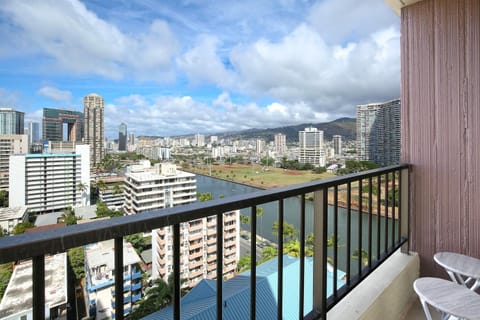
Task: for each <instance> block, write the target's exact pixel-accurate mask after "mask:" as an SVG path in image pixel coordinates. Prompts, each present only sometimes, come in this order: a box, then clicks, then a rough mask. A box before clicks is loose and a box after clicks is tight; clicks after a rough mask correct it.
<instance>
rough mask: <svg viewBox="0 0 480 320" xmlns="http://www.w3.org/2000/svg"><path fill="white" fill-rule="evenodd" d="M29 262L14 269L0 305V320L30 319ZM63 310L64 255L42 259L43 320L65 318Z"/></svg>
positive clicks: (64, 295) (65, 292) (65, 265)
mask: <svg viewBox="0 0 480 320" xmlns="http://www.w3.org/2000/svg"><path fill="white" fill-rule="evenodd" d="M32 288H33V281H32V260H28V261H22V262H20V263H19V264H17V265H15V266H14V269H13V273H12V276H11V278H10V281H9V283H8V287H7V290H6V291H5V294H4V296H3V299H2V302H1V303H0V318H1V319H4V320H5V319H6V320H18V319H33V310H32ZM66 309H67V254H66V253H65V252H63V253H59V254H56V255H53V256H46V257H45V319H57V318H58V317H61V316H63V317H65V316H66Z"/></svg>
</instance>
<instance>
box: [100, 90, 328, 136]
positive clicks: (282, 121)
mask: <svg viewBox="0 0 480 320" xmlns="http://www.w3.org/2000/svg"><path fill="white" fill-rule="evenodd" d="M105 115H106V117H105V127H106V128H107V132H106V135H107V136H109V137H116V136H117V135H118V125H119V124H120V123H121V122H125V123H126V124H127V126H128V131H129V132H135V134H136V135H160V136H170V135H175V134H176V135H181V134H192V133H196V132H200V133H218V132H225V131H238V130H243V129H249V128H273V127H278V126H282V125H285V126H286V125H291V124H298V123H311V122H322V121H328V115H327V114H323V113H318V112H315V111H314V110H313V109H311V108H310V107H308V106H307V105H306V104H304V103H297V104H282V103H278V102H274V103H271V104H269V105H267V106H260V105H257V104H255V103H245V104H237V103H234V102H233V101H231V99H230V96H229V94H228V92H223V93H221V94H220V95H218V96H217V97H215V98H214V99H213V101H212V102H211V104H206V103H203V102H200V101H198V100H196V99H194V98H192V97H190V96H181V97H174V96H159V97H156V98H153V99H148V98H146V97H143V96H140V95H130V96H125V97H121V98H118V99H116V100H115V102H114V103H111V104H108V105H106V110H105Z"/></svg>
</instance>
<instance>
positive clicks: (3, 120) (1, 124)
mask: <svg viewBox="0 0 480 320" xmlns="http://www.w3.org/2000/svg"><path fill="white" fill-rule="evenodd" d="M24 117H25V113H23V112H21V111H16V110H14V109H12V108H0V134H24V130H23V128H24Z"/></svg>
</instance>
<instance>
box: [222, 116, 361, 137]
mask: <svg viewBox="0 0 480 320" xmlns="http://www.w3.org/2000/svg"><path fill="white" fill-rule="evenodd" d="M310 126H312V127H314V128H317V129H319V130H323V133H324V139H325V140H331V139H332V136H333V135H337V134H338V135H341V136H342V139H343V140H355V137H356V119H355V118H340V119H337V120H334V121H330V122H323V123H303V124H299V125H295V126H287V127H279V128H268V129H256V128H255V129H248V130H243V131H238V132H229V133H223V134H219V135H220V136H222V137H224V138H239V139H254V138H263V139H265V140H266V141H271V140H274V136H275V134H277V133H283V134H284V135H286V136H287V142H295V141H298V132H299V131H301V130H304V129H305V128H307V127H310Z"/></svg>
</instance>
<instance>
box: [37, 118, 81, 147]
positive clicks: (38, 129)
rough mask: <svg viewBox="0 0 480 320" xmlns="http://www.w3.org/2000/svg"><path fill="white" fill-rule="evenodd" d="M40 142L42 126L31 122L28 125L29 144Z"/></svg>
mask: <svg viewBox="0 0 480 320" xmlns="http://www.w3.org/2000/svg"><path fill="white" fill-rule="evenodd" d="M82 126H83V123H82ZM38 142H40V125H39V123H38V122H34V121H30V122H29V123H28V143H29V144H34V143H38Z"/></svg>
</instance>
